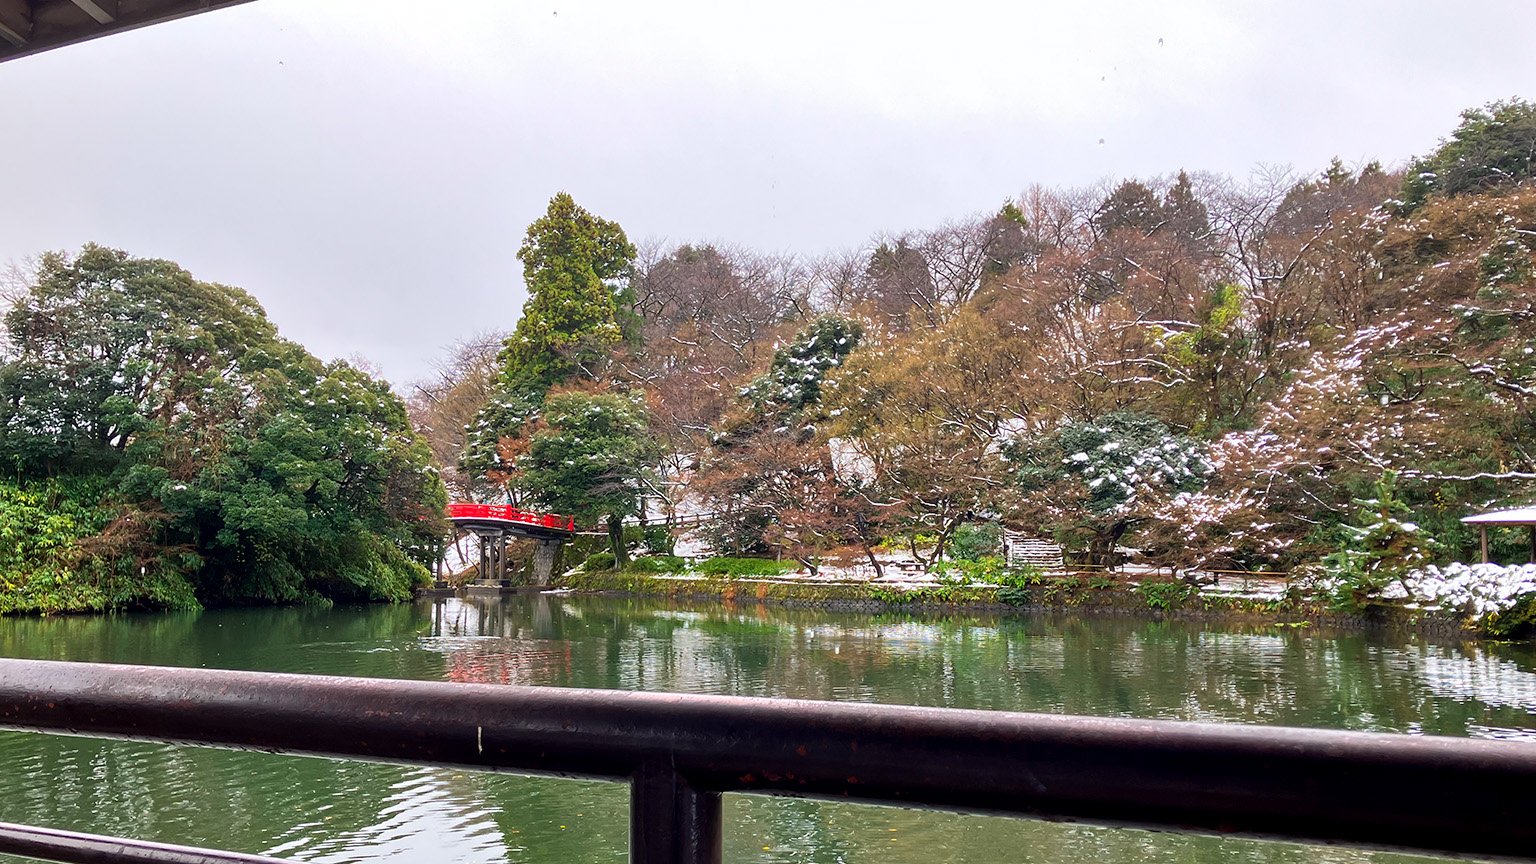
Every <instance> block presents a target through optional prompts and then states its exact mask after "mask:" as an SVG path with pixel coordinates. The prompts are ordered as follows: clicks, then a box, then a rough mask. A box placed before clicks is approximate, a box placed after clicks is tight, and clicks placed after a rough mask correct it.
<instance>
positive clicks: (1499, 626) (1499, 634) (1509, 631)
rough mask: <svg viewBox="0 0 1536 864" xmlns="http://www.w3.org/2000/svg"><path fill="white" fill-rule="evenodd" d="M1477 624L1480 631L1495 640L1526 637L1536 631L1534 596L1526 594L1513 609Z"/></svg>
mask: <svg viewBox="0 0 1536 864" xmlns="http://www.w3.org/2000/svg"><path fill="white" fill-rule="evenodd" d="M1477 623H1478V629H1479V630H1480V631H1482V632H1483V633H1484V634H1486V635H1488V636H1492V637H1494V638H1497V639H1508V638H1511V637H1516V636H1525V635H1528V634H1530V633H1531V632H1532V631H1533V630H1536V594H1527V595H1526V596H1524V597H1521V598H1520V600H1519V602H1517V603H1516V604H1515V605H1514V606H1513V607H1511V608H1509V609H1507V610H1505V611H1503V612H1500V613H1497V614H1490V615H1488V616H1486V617H1484V618H1483V619H1482V620H1480V621H1478V622H1477Z"/></svg>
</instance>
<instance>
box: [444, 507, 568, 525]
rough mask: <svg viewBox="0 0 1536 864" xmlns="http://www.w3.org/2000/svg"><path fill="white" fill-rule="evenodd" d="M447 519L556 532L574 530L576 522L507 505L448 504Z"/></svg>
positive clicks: (553, 514) (556, 514)
mask: <svg viewBox="0 0 1536 864" xmlns="http://www.w3.org/2000/svg"><path fill="white" fill-rule="evenodd" d="M448 518H450V519H499V520H501V521H503V522H520V523H522V524H524V525H537V526H539V527H541V528H552V529H554V530H556V531H575V530H576V520H575V519H574V518H573V517H570V516H562V515H560V514H558V513H537V512H534V511H532V510H522V509H519V508H517V507H513V506H511V505H509V504H466V503H456V504H449V505H448Z"/></svg>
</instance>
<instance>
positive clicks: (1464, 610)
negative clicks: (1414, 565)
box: [1381, 564, 1536, 635]
mask: <svg viewBox="0 0 1536 864" xmlns="http://www.w3.org/2000/svg"><path fill="white" fill-rule="evenodd" d="M1381 598H1382V599H1383V600H1396V601H1400V602H1402V603H1403V604H1404V605H1405V606H1408V607H1411V608H1419V609H1433V610H1439V611H1444V612H1453V613H1456V614H1458V615H1461V616H1464V617H1466V618H1468V619H1470V620H1473V621H1475V622H1477V623H1478V625H1479V626H1481V627H1482V628H1483V629H1485V630H1487V631H1488V632H1490V633H1494V634H1498V635H1503V634H1507V633H1510V632H1513V631H1514V630H1515V629H1517V628H1519V627H1521V626H1522V625H1524V624H1527V623H1530V621H1531V617H1532V613H1533V612H1536V564H1520V565H1516V566H1512V567H1506V566H1504V565H1501V564H1450V565H1448V566H1446V567H1436V566H1434V565H1431V566H1429V567H1424V568H1422V569H1419V570H1414V571H1412V572H1410V573H1408V574H1406V575H1404V576H1403V577H1402V579H1400V580H1399V581H1397V582H1394V583H1393V584H1391V585H1388V586H1387V587H1386V588H1384V589H1383V590H1382V592H1381Z"/></svg>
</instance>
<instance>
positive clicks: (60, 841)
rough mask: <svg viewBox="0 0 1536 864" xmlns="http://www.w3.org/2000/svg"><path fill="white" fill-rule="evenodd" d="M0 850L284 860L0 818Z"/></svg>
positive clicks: (208, 860)
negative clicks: (20, 823)
mask: <svg viewBox="0 0 1536 864" xmlns="http://www.w3.org/2000/svg"><path fill="white" fill-rule="evenodd" d="M0 852H5V853H8V854H11V855H21V856H23V857H26V858H41V859H43V860H45V861H62V862H64V864H118V862H134V864H143V862H145V861H153V862H158V864H288V862H286V861H284V860H282V859H281V858H267V857H265V856H262V855H246V854H243V853H240V852H224V851H221V850H218V849H198V848H195V847H192V846H173V845H171V844H169V843H151V842H149V841H147V840H126V839H123V838H121V837H103V836H102V835H100V834H81V833H80V832H78V831H59V830H56V829H53V828H38V827H35V826H32V825H12V824H11V823H9V822H0Z"/></svg>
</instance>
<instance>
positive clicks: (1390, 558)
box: [1323, 471, 1435, 605]
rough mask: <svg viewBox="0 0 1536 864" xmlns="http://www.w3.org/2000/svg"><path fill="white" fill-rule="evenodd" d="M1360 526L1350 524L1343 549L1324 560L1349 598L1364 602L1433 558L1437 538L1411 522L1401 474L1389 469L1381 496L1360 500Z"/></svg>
mask: <svg viewBox="0 0 1536 864" xmlns="http://www.w3.org/2000/svg"><path fill="white" fill-rule="evenodd" d="M1355 504H1356V506H1358V507H1359V511H1358V512H1357V514H1356V517H1355V522H1356V524H1354V525H1344V526H1342V530H1343V532H1344V540H1343V543H1342V544H1341V546H1340V548H1339V551H1337V552H1335V553H1334V554H1332V555H1330V556H1328V557H1327V558H1326V559H1324V562H1323V564H1324V567H1325V568H1326V570H1327V572H1328V574H1329V575H1330V576H1332V577H1334V578H1335V579H1338V580H1339V581H1340V582H1341V588H1342V590H1343V591H1344V592H1347V593H1346V597H1347V600H1348V601H1349V602H1350V603H1351V604H1352V605H1360V604H1361V603H1363V602H1365V601H1366V600H1368V599H1371V598H1373V597H1376V596H1377V595H1379V594H1380V593H1381V591H1382V589H1384V588H1386V587H1387V586H1388V585H1390V584H1392V583H1394V582H1397V581H1398V580H1400V579H1402V577H1403V576H1404V575H1405V574H1407V573H1408V572H1409V571H1410V570H1413V569H1416V568H1418V567H1422V566H1424V565H1425V564H1428V563H1429V562H1430V559H1431V556H1432V555H1433V553H1434V550H1435V543H1434V541H1433V540H1432V539H1431V538H1430V537H1429V536H1427V535H1426V534H1425V533H1424V532H1423V530H1422V529H1420V527H1419V525H1418V524H1417V523H1415V522H1412V521H1409V520H1408V519H1407V518H1405V517H1408V516H1410V515H1411V511H1409V509H1408V505H1407V504H1406V503H1404V501H1403V499H1402V498H1401V497H1400V496H1399V495H1398V492H1397V475H1396V474H1394V473H1392V472H1390V471H1388V472H1386V473H1385V474H1383V475H1382V476H1381V479H1380V480H1378V481H1377V482H1376V487H1375V494H1374V495H1373V496H1372V497H1370V498H1357V499H1355Z"/></svg>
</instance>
